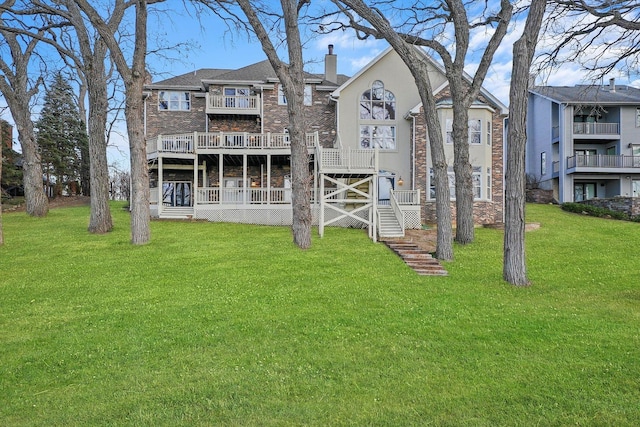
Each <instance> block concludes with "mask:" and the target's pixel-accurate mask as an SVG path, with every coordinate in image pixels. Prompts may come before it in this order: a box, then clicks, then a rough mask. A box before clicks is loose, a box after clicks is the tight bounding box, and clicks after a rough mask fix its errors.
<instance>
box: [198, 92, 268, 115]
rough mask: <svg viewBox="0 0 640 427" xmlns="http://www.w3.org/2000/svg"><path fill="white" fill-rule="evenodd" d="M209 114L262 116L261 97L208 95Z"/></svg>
mask: <svg viewBox="0 0 640 427" xmlns="http://www.w3.org/2000/svg"><path fill="white" fill-rule="evenodd" d="M207 113H210V114H216V113H219V114H252V115H254V114H255V115H257V114H260V97H259V96H257V95H213V94H211V93H207Z"/></svg>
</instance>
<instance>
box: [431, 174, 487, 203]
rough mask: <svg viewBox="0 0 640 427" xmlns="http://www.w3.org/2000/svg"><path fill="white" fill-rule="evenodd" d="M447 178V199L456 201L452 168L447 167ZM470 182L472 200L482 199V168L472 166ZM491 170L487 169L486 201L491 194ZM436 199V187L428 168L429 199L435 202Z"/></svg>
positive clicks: (454, 178)
mask: <svg viewBox="0 0 640 427" xmlns="http://www.w3.org/2000/svg"><path fill="white" fill-rule="evenodd" d="M447 178H448V179H449V198H450V200H455V199H456V174H455V172H454V171H453V167H451V166H449V168H448V169H447ZM471 182H472V185H473V199H474V200H480V199H482V167H480V166H473V170H472V173H471ZM490 182H491V168H487V189H486V194H487V197H485V198H486V199H489V196H488V195H489V194H491V184H490ZM435 198H436V185H435V180H434V177H433V168H429V199H431V200H435Z"/></svg>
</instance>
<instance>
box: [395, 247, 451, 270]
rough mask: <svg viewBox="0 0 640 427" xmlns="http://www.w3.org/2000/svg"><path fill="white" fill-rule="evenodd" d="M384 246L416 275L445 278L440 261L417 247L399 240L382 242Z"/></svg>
mask: <svg viewBox="0 0 640 427" xmlns="http://www.w3.org/2000/svg"><path fill="white" fill-rule="evenodd" d="M383 242H384V244H385V245H387V247H389V249H391V250H392V251H393V252H394V253H395V254H396V255H398V256H399V257H400V258H401V259H402V260H403V261H404V263H405V264H406V265H407V266H408V267H410V268H411V269H412V270H413V271H415V272H416V274H418V275H421V276H446V275H448V273H447V270H445V269H444V267H442V264H440V261H438V260H437V259H435V258H433V256H432V255H431V254H430V253H429V252H427V251H425V250H423V249H420V248H419V247H418V246H417V245H415V244H413V243H410V242H403V241H400V240H383Z"/></svg>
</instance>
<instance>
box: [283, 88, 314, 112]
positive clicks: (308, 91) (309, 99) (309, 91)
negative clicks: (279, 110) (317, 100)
mask: <svg viewBox="0 0 640 427" xmlns="http://www.w3.org/2000/svg"><path fill="white" fill-rule="evenodd" d="M278 105H287V97H286V96H285V95H284V90H283V89H282V85H281V84H279V85H278ZM304 105H306V106H307V107H308V106H311V105H313V88H312V87H311V85H305V86H304Z"/></svg>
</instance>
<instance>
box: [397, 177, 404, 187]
mask: <svg viewBox="0 0 640 427" xmlns="http://www.w3.org/2000/svg"><path fill="white" fill-rule="evenodd" d="M398 185H400V186H402V185H404V181H403V180H402V177H400V179H399V180H398Z"/></svg>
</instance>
